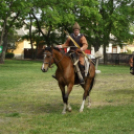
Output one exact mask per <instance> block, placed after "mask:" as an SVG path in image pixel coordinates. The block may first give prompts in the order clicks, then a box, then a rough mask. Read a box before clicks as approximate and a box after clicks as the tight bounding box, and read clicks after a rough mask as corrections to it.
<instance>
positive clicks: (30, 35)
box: [29, 14, 34, 59]
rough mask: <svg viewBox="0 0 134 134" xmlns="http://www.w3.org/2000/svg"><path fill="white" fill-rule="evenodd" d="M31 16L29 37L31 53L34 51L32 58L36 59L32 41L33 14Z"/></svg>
mask: <svg viewBox="0 0 134 134" xmlns="http://www.w3.org/2000/svg"><path fill="white" fill-rule="evenodd" d="M29 16H30V25H29V37H30V44H31V51H32V55H31V58H32V59H34V51H33V41H32V17H31V14H29Z"/></svg>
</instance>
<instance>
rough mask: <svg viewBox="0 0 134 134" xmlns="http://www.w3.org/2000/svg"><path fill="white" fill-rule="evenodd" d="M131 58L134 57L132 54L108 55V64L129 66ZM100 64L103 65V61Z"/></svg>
mask: <svg viewBox="0 0 134 134" xmlns="http://www.w3.org/2000/svg"><path fill="white" fill-rule="evenodd" d="M130 57H132V54H113V53H111V54H106V63H107V64H116V65H128V64H129V59H130ZM100 63H103V59H101V60H100Z"/></svg>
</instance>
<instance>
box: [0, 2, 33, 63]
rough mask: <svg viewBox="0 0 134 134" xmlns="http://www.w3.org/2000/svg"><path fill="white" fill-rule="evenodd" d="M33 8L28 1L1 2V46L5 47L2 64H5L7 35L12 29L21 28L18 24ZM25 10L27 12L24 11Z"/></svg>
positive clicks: (0, 58) (1, 58)
mask: <svg viewBox="0 0 134 134" xmlns="http://www.w3.org/2000/svg"><path fill="white" fill-rule="evenodd" d="M27 6H28V7H29V8H30V7H31V6H32V5H31V3H29V2H28V1H26V0H17V1H16V0H12V1H10V0H6V1H1V3H0V7H1V10H0V14H1V16H0V21H1V23H0V24H1V28H2V34H1V37H0V43H1V44H0V45H3V50H2V54H1V57H0V63H4V59H5V52H6V49H7V35H8V32H9V30H10V28H12V27H18V26H19V27H20V26H21V24H20V23H18V22H19V20H20V19H21V18H23V17H24V16H25V15H26V14H27V12H29V8H26V7H27ZM23 9H25V10H23Z"/></svg>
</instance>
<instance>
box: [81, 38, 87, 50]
mask: <svg viewBox="0 0 134 134" xmlns="http://www.w3.org/2000/svg"><path fill="white" fill-rule="evenodd" d="M80 42H81V44H82V45H83V46H82V47H81V48H80V49H81V51H85V50H86V49H87V48H88V43H87V40H86V38H85V36H82V37H81V39H80Z"/></svg>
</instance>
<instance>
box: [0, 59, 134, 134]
mask: <svg viewBox="0 0 134 134" xmlns="http://www.w3.org/2000/svg"><path fill="white" fill-rule="evenodd" d="M41 65H42V62H39V61H19V60H6V62H5V64H3V65H0V134H81V133H82V134H133V133H134V125H133V124H134V76H132V75H130V73H129V67H128V66H111V65H108V66H104V65H100V66H99V68H98V69H100V70H101V74H97V75H96V80H95V85H94V88H93V90H92V92H91V100H92V106H91V108H90V109H88V108H87V107H86V106H87V102H86V104H85V109H84V112H83V113H79V108H80V104H81V102H82V95H83V89H82V88H81V87H80V86H74V88H73V90H72V92H71V94H70V96H69V102H70V104H71V106H72V112H71V113H67V114H66V115H62V114H61V112H62V109H63V102H62V97H61V92H60V89H59V87H58V85H57V81H56V80H54V79H52V77H51V75H52V74H54V73H55V69H56V68H55V67H54V68H52V69H50V70H49V71H48V72H47V73H42V72H41V70H40V68H41Z"/></svg>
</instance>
